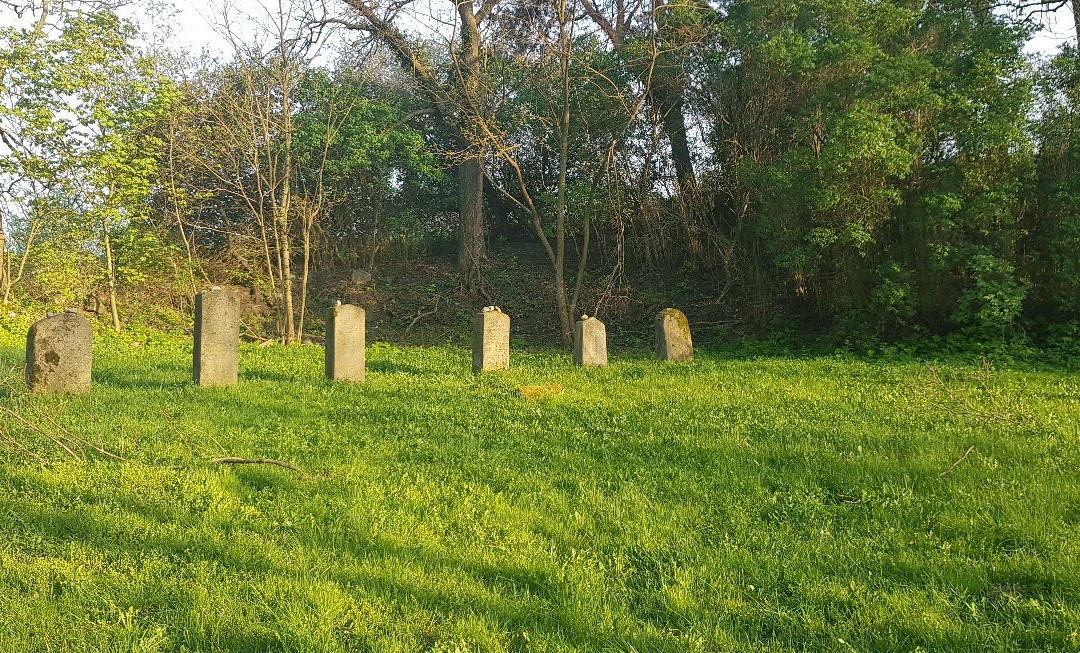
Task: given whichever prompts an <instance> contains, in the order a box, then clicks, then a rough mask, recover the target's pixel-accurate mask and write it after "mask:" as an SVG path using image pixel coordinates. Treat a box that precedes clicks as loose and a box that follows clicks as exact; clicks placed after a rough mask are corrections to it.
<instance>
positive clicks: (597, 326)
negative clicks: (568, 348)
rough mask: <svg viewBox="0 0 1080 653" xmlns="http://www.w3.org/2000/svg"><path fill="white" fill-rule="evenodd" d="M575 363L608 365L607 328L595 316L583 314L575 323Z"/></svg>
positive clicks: (598, 365)
mask: <svg viewBox="0 0 1080 653" xmlns="http://www.w3.org/2000/svg"><path fill="white" fill-rule="evenodd" d="M574 365H583V366H586V367H604V366H606V365H607V329H606V328H605V327H604V323H603V322H601V321H600V320H598V319H596V318H595V317H589V316H588V315H582V316H581V319H580V320H578V322H577V324H575V325H574Z"/></svg>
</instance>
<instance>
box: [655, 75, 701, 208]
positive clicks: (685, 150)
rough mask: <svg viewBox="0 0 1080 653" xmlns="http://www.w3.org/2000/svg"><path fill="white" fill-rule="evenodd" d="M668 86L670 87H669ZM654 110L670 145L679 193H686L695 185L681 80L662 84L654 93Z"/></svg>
mask: <svg viewBox="0 0 1080 653" xmlns="http://www.w3.org/2000/svg"><path fill="white" fill-rule="evenodd" d="M669 84H670V86H669ZM653 95H654V98H655V99H656V108H657V110H659V111H660V119H661V121H662V123H663V125H664V132H665V133H666V134H667V137H668V141H670V143H671V161H672V162H673V163H674V164H675V178H676V180H677V181H678V184H679V192H687V191H689V190H690V189H691V188H693V187H694V185H695V184H696V183H697V180H696V178H695V176H694V159H693V157H692V156H691V155H690V141H689V138H688V137H687V133H686V116H685V115H684V114H683V107H684V101H683V95H684V86H683V83H682V81H681V80H669V81H666V82H662V83H661V85H660V87H659V88H657V89H656V90H655V92H654V94H653Z"/></svg>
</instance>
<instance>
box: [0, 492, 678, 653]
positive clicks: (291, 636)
mask: <svg viewBox="0 0 1080 653" xmlns="http://www.w3.org/2000/svg"><path fill="white" fill-rule="evenodd" d="M40 488H41V489H43V490H44V489H47V488H46V487H45V486H44V485H42V486H40ZM80 498H81V499H82V500H83V502H84V503H83V505H81V506H80V505H78V504H76V505H75V506H64V507H60V506H54V505H49V504H48V503H45V504H44V505H43V502H42V501H40V499H39V500H37V501H35V500H33V499H29V498H14V499H9V500H7V501H5V502H4V503H3V507H4V511H3V514H2V515H0V525H2V526H3V528H4V530H9V529H10V530H13V531H14V532H16V533H18V534H19V536H18V537H17V538H16V541H15V543H14V546H15V547H16V548H17V547H18V546H19V544H18V542H19V541H20V540H21V541H23V542H27V541H29V542H33V543H34V547H35V548H38V547H41V546H42V545H44V546H46V547H49V548H51V549H53V550H54V551H60V552H63V551H75V550H77V549H86V548H89V549H91V550H92V551H93V552H94V557H97V556H100V558H101V559H102V560H103V561H104V562H105V563H106V564H110V562H109V561H116V560H126V561H132V560H135V561H138V560H139V559H147V560H168V561H170V564H171V565H172V566H173V567H174V572H175V573H174V575H175V576H176V577H177V578H185V577H187V576H188V575H189V574H188V571H189V570H190V569H192V568H200V567H204V566H205V565H204V564H203V563H209V564H210V565H212V566H213V567H215V568H218V569H220V570H222V571H223V572H224V573H225V574H226V575H227V576H231V577H232V578H231V579H229V580H227V581H226V582H225V583H222V585H221V586H219V587H217V588H204V590H207V591H212V592H214V591H216V592H226V593H227V594H228V595H227V596H221V595H219V596H218V597H217V600H220V601H221V602H222V603H223V604H227V603H232V602H234V600H235V599H236V598H238V597H246V596H247V595H248V594H252V593H255V594H257V593H258V592H259V591H260V590H259V587H260V586H266V584H267V583H270V584H273V583H274V582H275V581H280V582H281V583H282V584H283V585H285V586H288V585H290V584H295V583H296V582H297V581H300V582H301V583H303V581H304V579H305V578H308V579H310V581H311V582H312V583H325V582H330V583H333V584H334V585H336V586H337V587H338V589H340V591H342V592H343V593H345V594H347V595H349V596H353V597H356V598H363V597H367V598H370V597H373V596H374V597H377V598H378V599H380V600H381V601H382V602H384V603H385V604H387V605H389V606H395V607H396V608H404V609H406V610H416V609H417V608H419V609H420V610H421V611H430V612H434V613H436V614H438V615H440V617H442V618H443V619H448V620H449V619H455V618H468V617H469V616H471V615H477V616H481V617H482V618H484V619H485V621H486V622H487V623H489V624H496V625H497V627H498V628H499V629H501V630H502V631H504V632H505V634H506V635H507V636H508V637H509V638H510V639H511V640H513V639H514V636H515V634H517V633H521V632H531V633H533V634H543V635H546V636H548V637H551V638H553V639H556V640H562V641H565V642H566V643H568V644H570V645H572V646H573V647H574V648H576V649H579V650H604V649H607V648H609V647H610V645H611V644H612V641H609V639H605V638H604V637H603V635H602V634H600V633H596V632H593V631H591V629H590V628H589V627H588V626H586V625H583V624H584V623H586V622H587V621H588V620H587V619H584V618H582V619H577V618H575V617H574V613H573V611H574V610H575V609H576V608H575V605H574V604H567V603H566V602H565V601H563V600H561V599H562V598H563V597H565V596H566V595H567V594H569V593H570V592H567V591H566V590H567V588H565V587H563V586H562V585H561V584H560V583H559V581H557V580H556V579H554V578H553V577H552V576H550V575H549V573H548V572H547V571H545V570H542V569H528V568H524V567H520V566H515V565H510V566H507V567H502V566H498V565H491V564H484V563H478V562H471V561H467V560H465V559H463V558H460V557H457V556H453V555H448V554H441V553H438V552H434V551H431V550H428V549H425V548H422V547H404V546H400V545H397V544H395V543H392V542H389V541H386V540H381V539H372V540H359V541H357V540H354V541H351V542H348V543H346V544H344V545H341V546H339V547H337V548H332V549H331V548H325V545H323V546H322V547H320V546H318V542H317V540H318V538H317V536H315V535H314V534H311V533H306V534H302V535H301V536H300V537H299V538H298V539H294V537H293V536H292V535H291V534H288V533H277V532H273V533H264V532H256V531H253V530H251V529H246V528H221V527H214V526H208V525H207V524H206V523H205V522H204V521H203V520H202V518H201V516H199V515H196V514H194V513H196V512H198V510H194V511H190V512H185V513H184V514H179V513H177V512H170V511H166V512H162V511H161V510H160V509H159V508H156V507H155V506H154V505H153V504H151V503H148V502H146V501H144V500H141V499H140V498H138V497H136V496H135V495H133V494H130V493H121V494H118V495H111V496H108V497H106V496H102V495H100V494H94V493H91V492H83V493H80ZM117 503H119V505H117ZM185 510H186V509H185ZM301 549H302V552H301ZM298 553H302V555H297V554H298ZM53 555H54V556H63V554H62V553H61V554H53ZM297 557H303V558H306V559H312V558H317V559H318V560H320V561H321V563H320V564H319V565H318V568H313V569H304V568H299V567H296V566H292V565H290V564H289V563H288V561H289V560H293V559H295V558H297ZM185 568H188V569H185ZM403 570H408V573H402V571H403ZM446 579H450V580H451V581H452V582H450V583H446V582H445V581H446ZM92 582H94V583H95V585H96V588H95V592H94V593H95V594H99V595H100V594H103V593H104V594H108V593H109V592H110V591H114V592H119V593H123V594H126V595H127V596H129V597H132V596H136V597H139V598H140V599H141V600H142V601H144V602H145V603H144V604H143V605H135V606H134V607H136V608H138V609H139V610H140V611H142V612H143V613H145V614H154V613H157V614H184V613H185V612H186V611H188V610H189V608H188V605H190V603H189V602H188V601H187V600H186V599H185V597H183V596H182V595H180V594H182V592H181V593H177V592H160V593H159V592H145V593H144V592H136V593H134V594H132V593H131V589H132V588H131V587H124V586H115V585H112V583H116V582H131V581H130V579H128V580H126V581H125V580H123V579H121V580H119V581H117V580H116V579H115V578H113V577H111V576H109V575H105V576H100V577H97V578H96V579H95V580H94V581H92ZM473 583H475V584H473ZM83 589H85V588H83ZM281 598H282V597H279V598H278V600H281ZM230 599H233V600H230ZM297 601H298V605H299V603H302V601H303V599H300V598H297ZM275 609H276V610H282V611H287V610H288V608H286V607H285V606H283V605H280V604H279V605H276V606H275ZM188 614H189V616H188V617H187V619H188V620H189V621H187V622H186V623H180V624H177V623H169V624H165V625H166V626H167V627H168V628H169V630H170V631H172V632H174V633H177V637H178V639H179V640H180V641H182V642H183V643H184V644H185V645H186V646H188V647H192V648H193V649H194V650H207V649H209V648H212V647H214V646H217V647H221V646H223V645H224V646H226V648H227V650H234V651H255V650H260V651H261V650H276V649H275V647H276V646H280V645H281V644H282V637H284V638H285V639H286V640H295V642H296V643H297V644H300V643H301V639H302V633H292V632H288V631H286V630H284V626H283V625H282V624H278V623H276V622H275V621H274V620H273V619H272V618H271V616H272V615H258V613H257V612H256V616H262V617H263V618H261V619H257V620H255V621H251V620H250V619H248V621H249V622H248V623H246V624H245V625H244V629H243V631H245V632H221V631H219V630H213V629H211V630H212V631H211V632H206V630H207V629H206V628H201V627H200V626H202V625H204V624H202V623H200V622H201V621H203V620H202V619H201V617H200V615H199V614H196V613H192V612H188ZM216 616H217V615H216ZM249 616H252V615H249ZM218 617H219V616H218ZM209 621H210V622H215V623H220V622H219V621H218V620H217V619H210V620H209ZM575 622H578V623H575ZM180 633H182V634H180ZM271 633H272V635H273V637H272V638H271ZM407 634H408V633H407V632H404V631H403V632H402V635H407ZM451 634H452V632H451V631H449V630H448V631H446V632H445V633H442V635H444V636H447V637H449V636H450V635H451ZM392 635H393V633H391V636H392ZM620 640H621V641H624V642H626V643H631V644H632V645H633V646H634V648H635V649H636V650H650V651H662V650H674V648H673V645H674V643H673V642H671V641H665V640H663V639H660V638H658V637H653V636H650V635H643V634H635V635H627V636H625V638H624V639H623V638H622V637H621V636H620ZM270 643H273V644H274V646H269V647H268V644H270ZM342 643H345V642H342ZM516 644H517V645H516V646H515V645H514V642H511V650H528V645H527V642H517V643H516ZM300 648H303V647H302V646H300Z"/></svg>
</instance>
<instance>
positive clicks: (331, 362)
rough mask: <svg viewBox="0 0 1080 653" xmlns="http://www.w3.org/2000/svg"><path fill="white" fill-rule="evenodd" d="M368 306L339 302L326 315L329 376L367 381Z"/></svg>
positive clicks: (337, 378) (327, 375)
mask: <svg viewBox="0 0 1080 653" xmlns="http://www.w3.org/2000/svg"><path fill="white" fill-rule="evenodd" d="M364 321H365V314H364V309H362V308H360V307H359V306H353V305H352V304H342V303H341V302H338V303H337V305H336V306H334V307H333V308H332V309H330V314H329V315H327V317H326V378H328V379H330V380H331V381H354V382H357V383H363V381H364V372H365V370H364V355H365V354H364V347H365V346H366V342H365V334H364V330H365V323H364Z"/></svg>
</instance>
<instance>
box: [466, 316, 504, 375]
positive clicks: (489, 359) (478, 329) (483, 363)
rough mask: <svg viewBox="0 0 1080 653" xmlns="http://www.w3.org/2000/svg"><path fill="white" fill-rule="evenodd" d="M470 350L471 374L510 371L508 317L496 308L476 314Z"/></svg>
mask: <svg viewBox="0 0 1080 653" xmlns="http://www.w3.org/2000/svg"><path fill="white" fill-rule="evenodd" d="M472 350H473V356H472V367H473V374H479V373H480V372H488V371H491V370H508V369H510V316H509V315H507V314H506V313H503V312H502V311H500V310H499V307H498V306H488V307H486V308H484V310H482V311H480V312H479V313H477V314H476V320H475V322H474V323H473V341H472Z"/></svg>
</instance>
